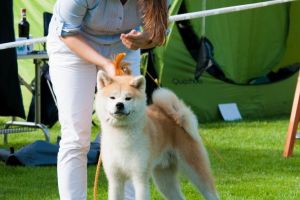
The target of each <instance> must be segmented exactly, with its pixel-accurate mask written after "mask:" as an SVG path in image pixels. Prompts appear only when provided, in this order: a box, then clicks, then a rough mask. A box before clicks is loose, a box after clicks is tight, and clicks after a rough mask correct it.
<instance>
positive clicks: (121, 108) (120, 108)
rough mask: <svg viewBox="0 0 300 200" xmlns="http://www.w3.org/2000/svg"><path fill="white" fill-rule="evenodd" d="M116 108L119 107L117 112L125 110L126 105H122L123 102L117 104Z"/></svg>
mask: <svg viewBox="0 0 300 200" xmlns="http://www.w3.org/2000/svg"><path fill="white" fill-rule="evenodd" d="M116 107H117V110H123V109H124V104H123V103H121V102H118V103H117V104H116Z"/></svg>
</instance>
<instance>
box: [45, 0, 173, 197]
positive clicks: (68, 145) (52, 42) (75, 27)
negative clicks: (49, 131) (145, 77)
mask: <svg viewBox="0 0 300 200" xmlns="http://www.w3.org/2000/svg"><path fill="white" fill-rule="evenodd" d="M167 17H168V15H167V5H166V2H165V0H58V1H57V2H56V4H55V7H54V11H53V17H52V20H51V23H50V26H49V34H48V38H47V51H48V55H49V65H50V75H51V80H52V83H53V88H54V92H55V94H56V97H57V103H58V110H59V121H60V123H61V136H62V137H61V141H60V149H59V153H58V164H57V172H58V173H57V176H58V186H59V193H60V199H63V200H67V199H72V200H73V199H86V188H87V180H86V179H87V153H88V151H89V145H90V130H91V124H92V123H91V121H92V112H93V100H94V93H95V85H96V74H97V70H105V71H106V72H107V73H108V74H109V75H111V76H114V75H115V68H114V66H113V64H112V60H111V59H112V58H113V56H115V55H117V54H118V53H120V52H126V54H127V56H126V58H125V61H126V62H129V63H130V64H131V71H132V74H133V75H138V74H139V73H140V69H139V64H140V50H139V49H145V48H151V47H154V46H157V45H162V44H163V43H164V41H165V32H166V28H167ZM140 26H142V28H143V31H140V29H139V27H140Z"/></svg>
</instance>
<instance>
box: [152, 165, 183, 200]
mask: <svg viewBox="0 0 300 200" xmlns="http://www.w3.org/2000/svg"><path fill="white" fill-rule="evenodd" d="M176 174H177V167H176V165H175V164H174V165H171V166H168V167H166V168H163V167H156V168H155V169H154V171H153V178H154V182H155V184H156V186H157V187H158V189H159V191H160V192H161V193H162V194H163V195H164V196H165V198H166V199H168V200H184V199H185V198H184V197H183V195H182V193H181V190H180V185H179V182H178V179H177V176H176Z"/></svg>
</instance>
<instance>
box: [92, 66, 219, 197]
mask: <svg viewBox="0 0 300 200" xmlns="http://www.w3.org/2000/svg"><path fill="white" fill-rule="evenodd" d="M152 101H153V103H152V104H151V105H149V106H147V104H146V94H145V78H144V77H143V76H135V77H133V76H115V77H109V76H108V75H107V74H106V73H105V72H103V71H99V72H98V74H97V94H96V100H95V108H96V113H97V116H98V118H99V120H100V124H101V131H102V136H101V156H102V161H103V168H104V171H105V174H106V176H107V179H108V185H109V188H108V199H109V200H123V199H124V184H125V182H126V181H127V180H130V181H131V182H132V184H133V187H134V190H135V199H136V200H148V199H150V192H149V190H150V189H149V183H150V178H151V176H153V179H154V182H155V184H156V186H157V188H158V189H159V191H160V193H161V194H162V195H163V196H164V197H165V199H169V200H183V199H185V198H184V196H183V194H182V192H181V189H180V184H179V181H178V179H177V174H178V173H177V172H178V171H179V169H180V171H181V172H183V174H184V175H186V176H187V178H188V179H189V180H190V181H191V182H192V183H193V184H194V185H195V186H196V188H197V189H198V190H199V191H200V192H201V193H202V195H203V196H204V198H205V199H208V200H217V199H219V197H218V194H217V192H216V189H215V185H214V180H213V176H212V173H211V170H210V164H209V159H208V156H207V153H206V150H205V148H204V146H203V144H202V142H201V138H200V136H199V134H198V121H197V118H196V116H195V115H194V114H193V112H192V111H191V109H190V108H188V107H187V106H186V105H185V104H184V103H183V102H182V101H181V100H179V99H178V98H177V96H176V95H175V94H174V93H173V92H171V91H170V90H168V89H165V88H159V89H157V90H156V91H154V93H153V96H152Z"/></svg>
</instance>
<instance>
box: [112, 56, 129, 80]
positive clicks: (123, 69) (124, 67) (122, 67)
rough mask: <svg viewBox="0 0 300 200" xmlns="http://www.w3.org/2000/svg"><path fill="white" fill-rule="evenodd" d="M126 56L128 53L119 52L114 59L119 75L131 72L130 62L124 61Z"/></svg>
mask: <svg viewBox="0 0 300 200" xmlns="http://www.w3.org/2000/svg"><path fill="white" fill-rule="evenodd" d="M125 56H126V53H119V54H118V55H117V56H116V57H115V59H114V61H113V63H114V65H115V67H116V75H117V76H122V75H130V74H131V70H130V68H129V63H127V62H124V61H122V60H123V59H124V57H125Z"/></svg>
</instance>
